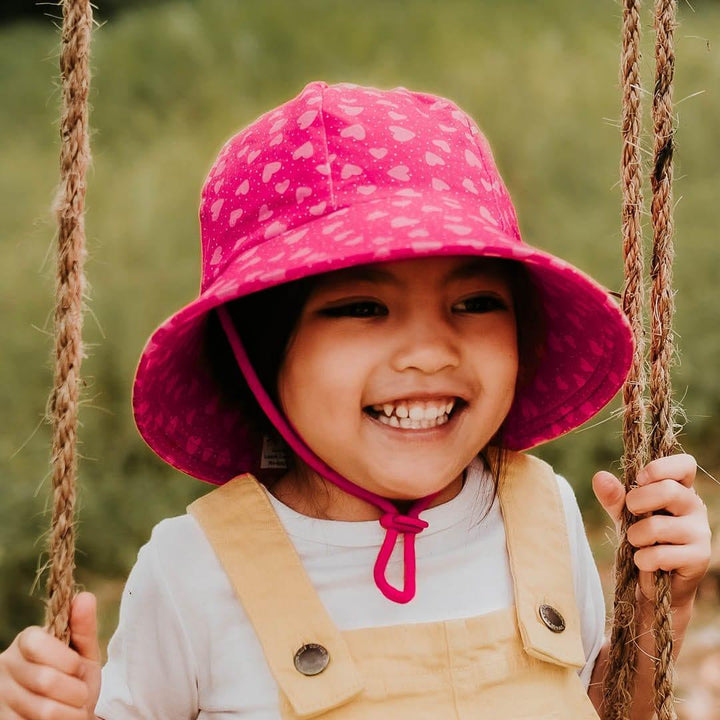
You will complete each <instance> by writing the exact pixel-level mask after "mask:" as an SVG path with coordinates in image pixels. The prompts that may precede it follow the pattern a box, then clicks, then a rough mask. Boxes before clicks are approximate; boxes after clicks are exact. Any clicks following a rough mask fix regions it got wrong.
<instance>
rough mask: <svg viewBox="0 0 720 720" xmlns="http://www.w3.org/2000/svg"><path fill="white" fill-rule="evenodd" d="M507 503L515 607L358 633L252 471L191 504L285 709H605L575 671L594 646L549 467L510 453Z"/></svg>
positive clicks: (472, 719) (409, 718)
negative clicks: (328, 596)
mask: <svg viewBox="0 0 720 720" xmlns="http://www.w3.org/2000/svg"><path fill="white" fill-rule="evenodd" d="M499 501H500V507H501V510H502V515H503V520H504V523H505V533H506V537H507V546H508V553H509V557H510V567H511V571H512V576H513V582H514V594H515V605H514V606H513V607H510V608H506V609H503V610H499V611H496V612H491V613H489V614H486V615H481V616H478V617H472V618H466V619H460V620H447V621H444V622H431V623H420V624H409V625H398V626H391V627H374V628H363V629H357V630H351V631H348V632H341V631H340V630H339V629H338V628H337V627H336V626H335V624H334V623H333V622H332V620H331V619H330V617H329V616H328V614H327V611H326V610H325V608H324V607H323V605H322V603H321V602H320V599H319V597H318V595H317V593H316V591H315V590H314V588H313V586H312V584H311V582H310V580H309V578H308V576H307V574H306V572H305V570H304V568H303V566H302V564H301V562H300V559H299V557H298V555H297V553H296V551H295V549H294V547H293V545H292V543H291V541H290V539H289V538H288V536H287V535H286V533H285V530H284V529H283V527H282V524H281V523H280V520H279V519H278V517H277V515H276V514H275V511H274V509H273V508H272V505H271V504H270V502H269V500H268V498H267V495H266V493H265V491H264V490H263V488H262V487H261V486H260V485H259V484H258V483H257V481H256V480H255V479H254V478H253V477H252V476H251V475H242V476H239V477H237V478H235V479H234V480H231V481H230V482H228V483H226V484H225V485H223V486H221V487H219V488H218V489H216V490H214V491H213V492H211V493H209V494H208V495H206V496H205V497H203V498H200V499H199V500H197V501H196V502H194V503H193V504H192V505H191V506H190V507H189V508H188V510H189V512H190V513H191V514H192V515H193V516H194V517H195V518H196V520H197V521H198V522H199V523H200V525H201V527H202V528H203V531H204V532H205V534H206V535H207V537H208V539H209V541H210V543H211V544H212V546H213V548H214V550H215V552H216V554H217V555H218V558H219V560H220V562H221V564H222V566H223V568H224V569H225V571H226V573H227V574H228V576H229V579H230V582H231V583H232V586H233V588H234V590H235V593H236V594H237V597H238V599H239V600H240V602H241V603H242V605H243V607H244V609H245V612H246V613H247V616H248V618H249V619H250V622H251V623H252V625H253V627H254V629H255V632H256V633H257V637H258V639H259V641H260V644H261V646H262V648H263V652H264V654H265V658H266V660H267V663H268V666H269V668H270V671H271V672H272V674H273V676H274V678H275V680H276V681H277V684H278V688H279V707H280V716H281V717H282V718H283V720H297V718H316V717H317V718H325V719H327V720H391V719H392V720H480V719H484V718H487V719H488V720H490V719H492V720H598V715H597V713H596V712H595V709H594V708H593V705H592V703H591V702H590V700H589V698H588V696H587V694H586V692H585V688H584V687H583V685H582V683H581V681H580V679H579V677H578V675H577V670H578V668H580V667H582V666H583V665H584V663H585V656H584V652H583V647H582V642H581V634H580V620H579V614H578V610H577V607H576V604H575V593H574V590H573V577H572V566H571V556H570V547H569V543H568V538H567V529H566V524H565V515H564V511H563V507H562V499H561V497H560V493H559V489H558V487H557V481H556V478H555V475H554V473H553V471H552V469H551V468H550V467H549V466H548V465H547V464H545V463H543V462H542V461H540V460H538V459H536V458H533V457H531V456H528V455H523V454H519V453H517V454H511V456H510V460H509V463H508V467H507V471H506V473H505V475H504V477H503V480H502V482H501V484H500V487H499ZM318 670H320V672H318ZM307 673H317V674H307Z"/></svg>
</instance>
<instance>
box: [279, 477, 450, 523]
mask: <svg viewBox="0 0 720 720" xmlns="http://www.w3.org/2000/svg"><path fill="white" fill-rule="evenodd" d="M463 476H464V473H461V474H460V475H458V476H457V477H456V478H455V479H454V480H453V481H452V482H451V483H450V484H449V485H447V486H446V487H445V488H444V489H443V490H441V491H440V492H439V493H438V495H437V496H436V497H435V498H434V499H433V501H432V503H431V504H430V505H429V507H435V506H437V505H442V504H443V503H446V502H448V501H449V500H452V499H453V498H454V497H455V496H456V495H457V494H458V493H459V492H460V490H461V489H462V486H463ZM269 490H270V492H271V493H272V494H273V495H274V496H275V497H276V498H277V499H278V500H279V501H280V502H282V503H283V504H285V505H287V506H288V507H290V508H292V509H293V510H295V512H298V513H300V514H302V515H307V516H308V517H313V518H319V519H323V520H342V521H347V522H359V521H363V520H378V519H379V518H380V516H381V515H382V514H383V511H382V510H380V508H378V507H377V506H375V505H372V504H370V503H368V502H366V501H365V500H362V499H360V498H357V497H355V496H354V495H350V493H347V492H345V491H344V490H341V489H340V488H339V487H337V486H336V485H334V484H333V483H331V482H329V481H328V480H326V479H325V478H323V477H322V476H320V475H318V474H317V473H316V472H314V471H312V470H310V468H308V467H307V466H305V465H300V466H299V467H297V468H294V469H293V470H290V471H289V472H287V473H286V474H285V475H283V476H282V477H281V478H280V479H279V480H278V481H277V482H275V483H273V485H272V486H271V487H270V488H269ZM395 504H396V505H397V506H398V508H399V509H400V510H401V511H403V510H406V509H407V507H408V505H409V504H412V501H396V503H395Z"/></svg>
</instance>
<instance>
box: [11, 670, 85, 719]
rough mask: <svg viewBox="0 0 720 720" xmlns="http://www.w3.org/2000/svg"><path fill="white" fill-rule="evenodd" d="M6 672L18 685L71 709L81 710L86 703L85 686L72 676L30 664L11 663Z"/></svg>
mask: <svg viewBox="0 0 720 720" xmlns="http://www.w3.org/2000/svg"><path fill="white" fill-rule="evenodd" d="M8 670H9V672H10V675H11V677H12V678H13V680H14V681H15V682H16V683H17V684H18V685H20V686H22V687H24V688H25V689H27V690H29V691H30V692H31V693H34V694H36V695H38V696H42V697H46V698H48V699H50V700H55V701H57V702H58V703H60V704H61V705H68V706H70V707H73V708H82V707H85V706H86V705H87V703H88V700H89V697H88V687H87V684H86V683H85V682H83V681H82V680H80V679H79V678H77V677H75V676H74V675H66V674H65V673H63V672H60V671H59V670H56V669H55V668H53V667H50V666H48V665H37V664H35V663H30V662H20V663H16V664H12V663H11V664H9V666H8Z"/></svg>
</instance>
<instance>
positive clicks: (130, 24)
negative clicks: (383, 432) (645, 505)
mask: <svg viewBox="0 0 720 720" xmlns="http://www.w3.org/2000/svg"><path fill="white" fill-rule="evenodd" d="M619 14H620V9H619V7H618V5H617V4H615V3H610V2H603V3H575V2H570V0H550V1H548V2H543V3H538V2H533V0H525V1H521V0H504V1H503V2H501V1H500V0H495V1H490V0H488V1H485V2H478V1H477V0H444V2H443V3H437V2H431V1H430V0H413V1H412V2H410V1H409V0H407V1H405V2H399V1H396V2H390V1H389V0H365V1H364V2H362V3H357V2H350V1H349V0H346V1H342V0H337V1H336V2H332V3H331V2H327V0H295V1H294V2H291V0H282V1H281V0H266V1H265V2H262V3H260V2H252V3H239V2H227V1H226V0H198V1H197V2H189V1H185V2H181V1H176V2H168V3H164V4H160V5H157V6H152V7H147V8H141V9H140V8H134V9H132V10H128V11H127V12H125V13H121V14H119V15H117V16H115V17H114V18H113V19H112V21H111V22H110V23H107V24H105V25H103V26H102V27H100V28H99V29H98V30H97V32H96V34H95V40H94V48H93V67H94V80H93V90H92V104H93V112H92V123H93V127H94V134H93V156H94V164H93V169H92V171H91V173H90V177H89V183H90V189H89V193H88V215H87V230H88V251H89V257H88V263H87V274H88V278H89V283H90V287H89V290H88V296H89V307H90V308H91V310H92V314H90V313H89V314H87V315H86V341H87V350H88V358H87V361H86V362H85V365H84V372H85V378H86V381H87V388H86V391H85V405H84V407H83V411H82V422H83V427H82V445H81V448H80V450H81V452H82V453H83V456H84V459H83V461H82V463H81V471H80V476H81V481H82V495H81V505H82V509H81V520H80V547H81V549H82V554H81V555H80V557H79V565H80V573H79V575H80V577H81V578H91V577H92V578H98V577H103V576H107V577H109V578H114V577H117V576H121V575H122V574H123V573H124V572H126V570H127V569H128V567H129V566H130V565H131V564H132V562H133V559H134V556H135V553H136V550H137V547H138V545H139V544H140V543H142V542H143V541H144V540H145V539H146V538H147V536H148V533H149V528H150V527H151V525H152V524H153V523H154V522H156V521H157V520H158V519H159V518H160V517H162V516H164V515H167V514H176V513H180V512H182V511H183V509H184V506H185V504H186V502H188V501H189V500H190V499H192V498H193V497H194V496H195V495H197V494H198V493H200V492H202V491H203V490H204V487H203V486H201V485H200V484H199V483H196V482H195V481H192V480H189V479H187V478H184V477H183V476H180V475H179V474H178V473H176V472H174V471H172V470H170V469H169V468H166V467H164V466H163V465H162V464H161V463H160V462H159V461H158V460H157V459H156V458H155V457H154V456H153V455H152V454H151V453H150V451H149V450H147V449H146V448H145V447H144V445H143V444H142V442H141V441H140V439H139V438H138V436H137V434H136V432H135V430H134V427H133V423H132V418H131V413H130V406H129V398H130V388H131V383H132V377H133V371H134V366H135V363H136V362H137V358H138V356H139V353H140V350H141V348H142V345H143V342H144V340H145V339H146V337H147V336H148V334H149V333H150V332H151V330H152V329H153V328H154V327H155V326H156V325H157V324H158V323H159V322H160V321H162V320H163V319H164V318H165V317H166V316H167V315H169V314H170V313H172V312H173V311H174V310H175V309H177V308H178V307H179V306H180V305H181V304H184V303H186V302H188V301H189V300H191V299H192V297H193V296H194V295H195V293H196V291H197V286H198V263H199V253H198V247H199V245H198V237H197V205H198V198H199V190H200V186H201V184H202V181H203V178H204V174H205V172H206V171H207V169H208V168H209V166H210V164H211V162H212V160H213V157H214V154H215V153H216V151H217V150H218V149H219V148H220V146H221V144H222V142H223V141H224V140H225V139H226V138H227V137H228V136H230V135H231V134H232V133H233V132H235V131H236V130H237V129H239V128H240V127H242V126H243V125H245V124H247V123H249V122H251V121H252V120H253V119H254V118H255V117H256V116H257V115H258V114H260V113H261V112H264V111H265V110H266V109H268V108H270V107H272V106H273V105H275V104H277V103H279V102H282V101H284V100H286V99H288V98H289V97H291V96H293V95H295V94H296V93H297V92H299V90H300V89H301V88H302V87H303V85H304V84H305V83H306V82H308V81H310V80H313V79H319V78H322V79H326V80H328V81H331V82H332V81H338V80H350V81H355V82H360V83H367V84H375V85H378V86H381V87H388V86H394V85H404V86H406V87H411V88H414V89H422V90H427V91H431V92H438V93H441V94H445V95H447V96H449V97H451V98H453V99H454V100H456V101H457V102H458V103H459V104H460V105H461V106H463V107H464V108H466V109H467V110H468V111H469V112H470V113H471V114H472V115H473V116H474V117H475V118H476V119H477V120H478V122H479V123H480V125H481V127H483V128H484V130H485V131H486V133H487V135H488V136H489V138H490V140H491V143H492V145H493V147H494V149H495V154H496V157H497V160H498V164H499V166H500V168H501V170H502V172H503V174H504V176H505V179H506V181H507V184H508V186H509V187H510V190H511V192H512V194H513V197H514V199H515V202H516V205H517V208H518V212H519V215H520V221H521V227H522V229H523V232H524V235H525V239H526V240H527V241H529V242H531V243H533V244H538V245H540V246H542V247H545V248H548V249H550V250H552V251H554V252H557V253H559V254H561V255H563V256H565V257H567V258H568V259H569V260H570V261H572V262H574V263H576V264H577V265H579V266H580V267H581V268H583V269H585V270H587V271H588V272H590V273H591V274H593V275H595V276H596V277H598V278H599V279H600V280H601V281H602V282H604V283H605V284H606V285H608V286H609V287H611V288H613V289H619V288H620V286H621V282H622V272H621V253H620V239H619V219H618V218H619V210H618V208H619V188H618V186H617V177H618V157H619V135H618V131H617V128H616V125H617V120H618V117H619V108H618V105H619V90H618V82H617V57H618V47H619V40H618V36H619ZM681 20H682V24H681V27H680V29H679V31H678V38H677V55H678V69H677V89H676V97H677V99H678V100H680V99H683V98H686V97H688V96H691V95H693V94H694V93H702V94H700V95H697V96H695V97H692V98H689V99H686V100H684V101H683V102H681V103H679V104H678V106H677V114H678V118H679V131H678V153H677V171H676V172H677V176H678V181H677V185H676V196H677V198H678V203H677V215H676V223H677V263H676V279H677V288H678V292H677V307H678V315H677V324H676V326H677V333H678V336H679V343H680V346H681V348H682V363H681V364H680V365H678V367H677V368H676V369H675V374H674V382H675V386H676V388H677V392H678V396H680V397H681V398H682V399H683V402H684V405H685V409H686V413H687V416H688V423H687V427H686V432H685V435H684V442H685V443H686V445H687V447H688V448H690V449H692V450H694V451H695V452H696V453H697V454H698V456H699V457H700V459H701V461H702V462H703V464H705V465H707V466H709V467H714V468H717V467H720V452H719V451H718V450H717V449H716V447H717V437H716V429H715V428H716V426H717V421H716V419H715V418H717V416H718V411H719V410H720V380H719V379H718V373H717V372H716V371H715V368H716V367H717V359H718V357H720V332H718V320H719V318H718V310H717V308H718V306H719V301H720V293H719V292H718V289H717V282H716V278H715V275H716V272H717V270H716V269H717V267H718V261H719V260H720V253H719V251H718V243H717V240H716V233H717V228H718V227H720V203H718V201H717V197H716V196H717V192H718V188H720V170H718V147H720V97H719V95H718V90H719V89H720V83H719V82H718V80H719V79H720V55H719V53H718V48H720V6H718V5H717V4H713V3H705V4H703V5H699V6H698V8H697V11H696V12H695V13H693V12H691V11H690V10H689V9H688V7H687V6H686V5H681ZM649 35H650V33H649V30H646V32H645V36H646V37H645V42H646V45H647V42H648V41H649V39H650V38H649ZM56 43H57V37H56V33H55V31H54V29H53V27H52V26H51V24H50V23H49V22H48V24H47V26H45V27H43V26H39V25H37V24H15V25H12V26H7V27H5V28H3V29H2V30H0V68H2V72H1V73H0V96H1V97H2V98H3V103H1V104H0V129H1V132H0V151H1V153H2V158H3V160H2V172H0V219H1V222H2V225H1V226H2V231H3V238H2V242H1V243H0V286H1V287H2V289H3V291H2V293H1V294H0V310H1V311H2V313H3V318H4V323H3V327H4V330H5V341H4V343H3V352H2V354H1V355H0V372H1V377H2V378H3V381H2V384H0V406H1V407H2V408H3V410H4V415H3V417H4V419H5V422H4V426H5V427H4V432H3V433H2V435H1V436H0V472H1V473H2V478H3V504H2V507H0V645H2V643H3V642H7V641H8V640H9V638H10V637H11V636H12V635H13V634H14V632H15V631H16V630H17V629H18V628H19V627H21V626H22V625H23V624H25V623H26V622H28V621H30V620H32V619H36V618H37V612H38V607H39V601H36V600H30V599H29V598H28V597H27V595H28V591H29V587H30V584H31V581H32V577H33V574H34V569H35V567H36V564H37V560H36V557H37V555H38V553H39V549H40V547H39V546H38V544H37V541H36V538H38V537H39V536H40V534H41V533H42V532H43V531H44V528H45V526H46V524H47V517H46V516H45V515H44V514H43V510H44V507H45V503H46V500H45V497H46V495H47V492H46V491H47V483H44V484H43V479H44V478H45V476H46V474H47V468H48V455H49V451H48V450H47V446H48V431H47V427H46V426H45V425H42V417H43V413H44V407H45V402H46V397H47V394H48V388H49V387H50V383H51V377H50V362H49V357H50V348H51V340H50V338H49V335H48V331H49V330H50V323H49V320H48V318H49V317H50V313H51V309H50V308H51V305H52V288H53V257H52V241H53V234H54V227H53V223H52V216H51V213H50V211H49V207H50V204H51V200H52V196H53V189H54V186H55V183H56V177H57V152H58V146H57V119H56V115H57V105H58V91H57V82H56V80H55V76H56V69H55V67H56V55H57V50H56ZM708 43H709V46H708ZM645 54H646V60H648V65H649V64H650V62H649V61H650V60H651V58H650V56H651V49H650V48H649V47H646V51H645ZM651 85H652V81H651V78H650V77H649V75H648V74H647V73H646V76H645V86H646V87H651ZM646 145H647V143H646ZM608 418H610V411H606V412H604V413H602V414H601V416H600V417H599V418H598V419H599V420H608ZM39 424H40V427H39V429H38V431H37V432H35V429H36V427H38V425H39ZM618 436H619V423H618V422H617V421H616V420H609V421H607V422H603V423H601V424H600V425H598V426H597V427H592V428H590V429H586V430H584V431H582V432H578V433H573V434H572V436H571V437H569V438H567V439H564V440H561V441H559V442H557V443H554V444H552V445H551V446H549V447H548V448H544V449H543V450H542V454H543V455H544V456H545V457H547V458H550V459H552V460H553V461H554V462H555V464H556V466H557V467H558V469H559V470H560V471H561V472H563V473H565V474H567V475H568V477H570V478H571V479H572V481H573V482H574V483H575V485H576V487H577V488H578V493H579V496H580V498H581V501H582V503H583V505H585V506H587V507H589V508H590V507H591V506H592V505H591V501H590V497H589V490H588V488H589V482H588V480H589V476H590V475H591V473H592V472H593V471H594V469H596V468H598V467H608V466H612V464H613V462H615V461H616V459H617V457H618V455H619V452H620V444H619V437H618ZM38 490H39V492H38Z"/></svg>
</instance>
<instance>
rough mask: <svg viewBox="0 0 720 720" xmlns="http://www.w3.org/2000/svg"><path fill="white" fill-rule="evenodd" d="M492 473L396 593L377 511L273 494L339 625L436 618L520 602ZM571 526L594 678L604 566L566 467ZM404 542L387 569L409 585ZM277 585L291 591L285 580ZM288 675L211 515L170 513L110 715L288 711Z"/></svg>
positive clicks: (113, 671) (433, 528) (146, 567)
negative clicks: (331, 507)
mask: <svg viewBox="0 0 720 720" xmlns="http://www.w3.org/2000/svg"><path fill="white" fill-rule="evenodd" d="M490 483H491V480H490V478H489V476H485V472H484V468H483V465H482V463H481V462H480V461H477V462H475V463H473V465H471V466H470V468H469V469H468V473H467V480H466V482H465V484H464V486H463V488H462V490H461V491H460V493H459V494H458V495H457V496H456V497H455V498H453V499H452V500H450V501H449V502H447V503H444V504H443V505H439V506H437V507H434V508H430V509H429V510H426V511H425V512H424V513H423V515H422V517H423V518H424V519H425V520H427V521H428V522H429V527H428V528H427V529H426V530H424V531H423V532H422V533H420V534H419V535H418V536H417V537H416V552H417V594H416V596H415V598H414V599H413V600H412V601H411V602H410V603H407V604H404V605H400V604H397V603H393V602H391V601H390V600H388V599H386V598H385V597H384V596H383V595H382V594H381V593H380V591H379V590H378V588H377V587H376V586H375V583H374V581H373V576H372V568H373V564H374V562H375V559H376V557H377V553H378V549H379V547H380V545H381V544H382V540H383V538H384V534H385V533H384V530H383V529H382V528H381V527H380V524H379V523H378V522H377V521H370V522H338V521H329V520H318V519H314V518H309V517H306V516H304V515H300V514H298V513H296V512H295V511H294V510H292V509H290V508H289V507H287V506H286V505H283V504H282V503H280V502H279V501H278V500H276V499H275V498H273V497H272V496H270V499H271V501H272V504H273V506H274V508H275V510H276V512H277V513H278V515H279V517H280V519H281V521H282V523H283V525H284V526H285V529H286V531H287V532H288V534H289V535H290V537H291V539H292V542H293V544H294V545H295V547H296V549H297V551H298V553H299V555H300V558H301V560H302V563H303V565H304V567H305V569H306V571H307V573H308V574H309V576H310V580H311V581H312V583H313V585H314V587H315V589H316V590H317V592H318V594H319V596H320V599H321V600H322V602H323V604H324V606H325V607H326V608H327V611H328V613H329V615H330V617H331V618H332V620H333V621H334V622H335V624H336V625H337V626H338V627H339V628H340V629H341V630H352V629H357V628H363V627H373V626H385V625H400V624H407V623H423V622H436V621H441V620H449V619H456V618H464V617H473V616H476V615H482V614H485V613H489V612H492V611H495V610H499V609H501V608H506V607H509V606H511V605H512V604H513V602H514V598H513V586H512V577H511V575H510V568H509V564H508V554H507V548H506V544H505V531H504V527H503V522H502V516H501V514H500V507H499V502H498V500H497V498H496V499H495V501H494V502H493V504H492V506H491V508H490V510H489V511H488V512H487V514H485V511H486V509H487V502H486V499H487V495H486V493H488V492H489V488H490V487H491V485H490ZM558 486H559V488H560V494H561V496H562V500H563V506H564V510H565V516H566V521H567V527H568V531H569V532H568V535H569V540H570V548H571V553H572V563H573V571H574V580H575V595H576V599H577V604H578V608H579V611H580V620H581V628H582V641H583V647H584V649H585V657H586V664H585V666H584V668H582V670H581V671H580V672H579V674H580V678H581V679H582V681H583V682H584V684H585V686H586V687H587V685H588V683H589V681H590V675H591V673H592V668H593V666H594V663H595V659H596V657H597V654H598V652H599V651H600V648H601V647H602V644H603V640H604V638H603V636H604V628H605V607H604V600H603V594H602V588H601V586H600V578H599V576H598V572H597V568H596V566H595V562H594V560H593V557H592V553H591V551H590V547H589V545H588V542H587V538H586V535H585V530H584V527H583V523H582V518H581V516H580V511H579V508H578V506H577V501H576V499H575V495H574V493H573V490H572V488H571V487H570V485H569V484H568V482H567V481H566V480H565V479H564V478H561V477H559V476H558ZM399 549H400V548H399V547H396V549H395V550H396V552H395V553H394V554H393V557H392V559H391V561H390V564H389V567H388V579H389V580H390V582H391V583H392V584H394V585H396V586H401V585H402V582H401V574H402V568H403V565H402V560H401V556H400V554H399V553H398V550H399ZM277 587H278V592H283V584H282V578H278V585H277ZM277 693H278V691H277V685H276V683H275V681H274V679H273V677H272V675H271V674H270V671H269V669H268V667H267V664H266V662H265V659H264V656H263V653H262V650H261V647H260V644H259V642H258V640H257V637H256V636H255V633H254V631H253V629H252V627H251V626H250V623H249V621H248V619H247V616H246V615H245V613H244V611H243V608H242V606H241V605H240V603H239V602H238V601H237V599H236V598H235V595H234V594H233V590H232V588H231V586H230V583H229V581H228V579H227V576H226V575H225V573H224V571H223V570H222V568H221V567H220V564H219V562H218V560H217V558H216V556H215V554H214V552H213V550H212V548H211V546H210V544H209V543H208V541H207V539H206V538H205V536H204V534H203V533H202V531H201V529H200V527H199V525H198V524H197V523H196V521H195V520H194V519H193V518H192V517H191V516H189V515H183V516H181V517H176V518H171V519H168V520H163V521H162V522H161V523H159V524H158V525H157V526H156V527H155V529H154V530H153V533H152V537H151V538H150V541H149V542H148V543H147V544H146V545H145V546H144V547H143V548H141V550H140V553H139V555H138V560H137V563H136V565H135V567H134V568H133V570H132V572H131V573H130V576H129V578H128V581H127V584H126V586H125V590H124V593H123V597H122V603H121V607H120V621H119V624H118V628H117V630H116V632H115V634H114V636H113V637H112V639H111V641H110V644H109V646H108V662H107V664H106V666H105V667H104V668H103V676H102V689H101V695H100V700H99V702H98V705H97V709H96V713H97V714H98V715H99V716H100V717H102V718H105V720H124V719H125V718H128V719H129V718H134V719H136V718H153V720H165V719H167V720H185V719H186V718H187V719H189V718H217V717H220V716H222V717H223V718H224V720H227V718H249V719H252V720H279V717H280V716H279V712H278V703H277Z"/></svg>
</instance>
